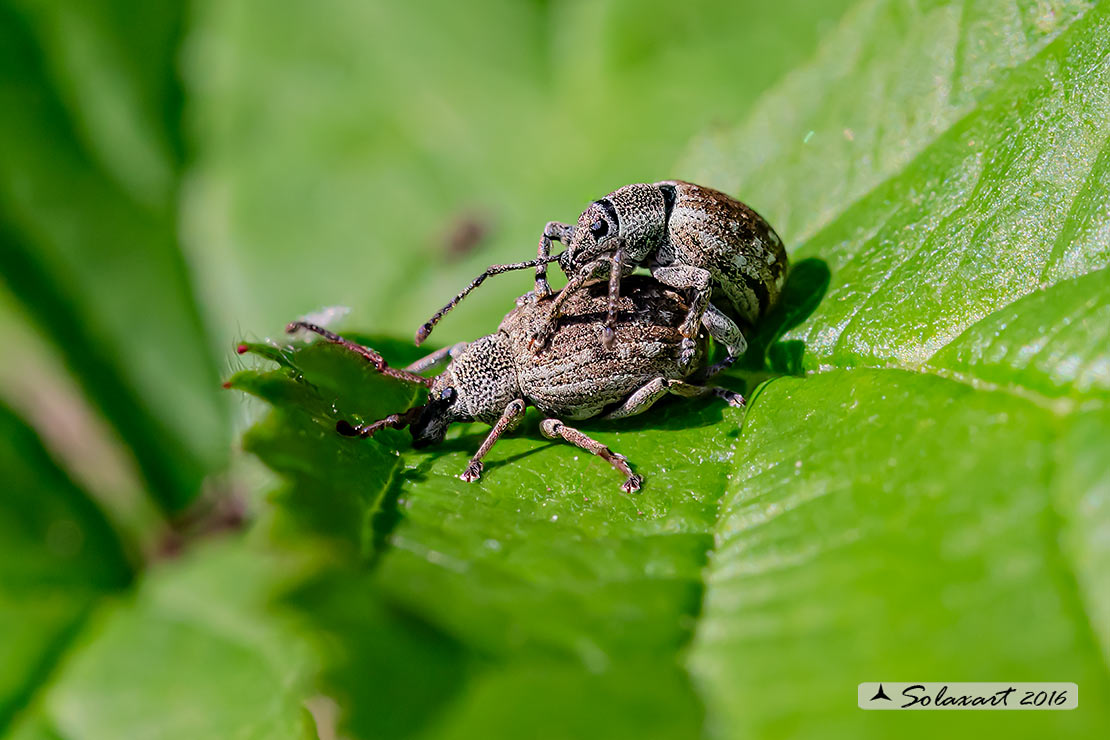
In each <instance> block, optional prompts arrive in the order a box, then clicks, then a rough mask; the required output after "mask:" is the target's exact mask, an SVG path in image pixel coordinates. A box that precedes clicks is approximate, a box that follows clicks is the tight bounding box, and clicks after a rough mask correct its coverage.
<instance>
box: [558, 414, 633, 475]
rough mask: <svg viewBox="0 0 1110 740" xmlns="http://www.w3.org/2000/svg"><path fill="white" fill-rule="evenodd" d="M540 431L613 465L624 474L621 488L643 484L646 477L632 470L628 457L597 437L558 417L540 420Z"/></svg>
mask: <svg viewBox="0 0 1110 740" xmlns="http://www.w3.org/2000/svg"><path fill="white" fill-rule="evenodd" d="M540 432H541V433H542V434H543V436H545V437H547V438H548V439H562V440H565V441H567V442H570V443H571V444H572V445H574V446H575V447H580V448H581V449H583V450H585V451H586V452H589V453H590V454H592V455H597V456H598V457H600V458H601V459H602V460H604V461H605V462H607V463H609V464H610V465H612V466H613V467H614V468H616V469H617V470H618V471H620V472H621V473H622V474H623V475H624V483H623V484H622V485H621V490H623V491H625V492H626V493H634V492H636V491H639V490H640V486H641V485H643V483H644V477H643V476H642V475H637V474H636V473H633V472H632V468H631V467H630V466H629V465H628V458H627V457H625V456H624V455H621V454H620V453H617V452H613V451H612V450H611V449H609V448H608V447H606V446H605V445H603V444H601V443H600V442H598V441H597V440H596V439H591V438H590V437H588V436H586V435H585V434H583V433H582V432H580V431H579V430H577V429H575V428H574V427H568V426H567V425H566V424H564V423H563V422H561V421H559V420H558V419H544V420H543V421H541V422H540Z"/></svg>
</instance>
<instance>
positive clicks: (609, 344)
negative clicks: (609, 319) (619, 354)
mask: <svg viewBox="0 0 1110 740" xmlns="http://www.w3.org/2000/svg"><path fill="white" fill-rule="evenodd" d="M616 341H617V334H616V332H614V331H613V329H612V327H609V326H607V327H605V328H604V329H602V330H601V346H603V347H605V349H607V350H611V349H613V345H614V344H615V343H616Z"/></svg>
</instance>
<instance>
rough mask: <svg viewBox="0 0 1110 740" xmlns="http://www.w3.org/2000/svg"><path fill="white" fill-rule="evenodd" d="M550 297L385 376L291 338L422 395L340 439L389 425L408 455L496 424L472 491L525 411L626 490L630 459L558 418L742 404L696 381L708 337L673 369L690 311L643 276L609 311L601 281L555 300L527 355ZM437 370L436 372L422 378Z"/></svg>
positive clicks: (478, 459) (631, 484) (634, 479)
mask: <svg viewBox="0 0 1110 740" xmlns="http://www.w3.org/2000/svg"><path fill="white" fill-rule="evenodd" d="M554 300H555V299H554V298H553V297H551V296H547V297H545V298H541V299H535V298H530V299H528V300H522V301H519V302H518V305H517V307H516V308H515V309H514V310H513V311H511V312H510V313H509V314H508V315H507V316H506V317H505V319H504V320H503V321H502V322H501V325H500V327H498V330H497V331H496V332H495V333H493V334H489V335H487V336H484V337H481V338H480V339H477V340H475V341H473V342H470V343H469V344H467V343H461V344H457V345H455V346H453V347H449V348H445V349H442V350H439V351H437V352H433V353H432V354H430V355H428V356H427V357H425V358H423V359H421V360H418V361H417V362H415V363H413V364H412V365H410V366H408V367H407V368H405V369H403V370H401V369H397V368H392V367H390V366H389V365H388V364H387V363H386V361H385V360H384V359H383V358H382V357H381V355H379V354H378V353H377V352H375V351H374V350H372V349H370V348H368V347H363V346H361V345H358V344H355V343H354V342H350V341H348V340H345V339H343V338H341V337H339V336H338V335H336V334H334V333H332V332H330V331H328V330H326V329H323V328H321V327H319V326H316V325H315V324H309V323H306V322H302V321H294V322H293V323H291V324H289V326H288V330H289V331H291V332H294V331H299V330H302V329H305V330H308V331H311V332H315V333H317V334H320V335H322V336H323V337H324V338H326V339H327V340H329V341H332V342H336V343H338V344H341V345H343V346H345V347H347V348H348V349H350V350H352V351H354V352H356V353H358V354H359V355H361V356H362V357H365V358H366V359H367V360H368V361H369V362H371V363H372V364H373V365H374V367H376V368H377V369H378V370H379V371H380V372H382V373H385V374H387V375H389V376H391V377H394V378H397V379H399V380H402V381H405V382H410V383H416V384H420V385H424V386H426V387H427V388H428V399H427V401H426V402H425V404H424V405H422V406H415V407H413V408H411V409H408V410H406V411H402V412H399V413H396V414H391V415H390V416H387V417H386V418H384V419H381V420H379V421H375V422H373V423H370V424H363V425H358V426H354V425H351V424H350V423H348V422H340V423H339V424H338V425H337V431H339V433H341V434H343V435H345V436H352V437H369V436H371V435H373V434H375V433H376V432H378V431H380V430H382V429H384V428H386V427H391V428H394V429H403V428H405V427H408V428H409V432H410V433H411V434H412V443H413V447H425V446H427V445H431V444H436V443H439V442H442V441H443V439H444V436H445V435H446V433H447V427H448V426H449V425H450V424H452V423H454V422H462V421H466V422H469V421H482V422H485V423H487V424H490V425H492V426H493V429H492V430H491V431H490V432H489V435H488V436H487V437H486V439H485V441H484V442H482V444H481V446H480V447H479V448H478V451H477V452H476V453H475V454H474V456H473V457H472V458H471V459H470V462H469V464H468V465H467V467H466V469H465V470H464V471H463V473H462V475H460V476H459V477H460V478H462V479H463V480H465V481H468V482H469V481H475V480H477V479H478V478H479V476H480V475H481V473H482V458H484V457H485V456H486V454H487V453H488V452H489V451H490V448H491V447H493V445H494V443H495V442H497V440H498V439H499V438H500V437H501V435H502V434H504V433H505V432H506V431H509V430H511V429H513V428H515V427H516V426H517V425H518V424H519V423H520V421H521V419H522V418H523V416H524V411H525V409H526V407H528V406H535V407H537V408H538V409H539V410H540V411H541V412H543V413H544V414H547V415H550V417H549V418H546V419H544V420H543V421H542V422H541V423H540V431H541V432H542V433H543V435H544V436H546V437H548V438H550V439H562V440H565V441H567V442H569V443H571V444H573V445H577V446H578V447H580V448H582V449H584V450H586V451H587V452H590V453H592V454H594V455H597V456H599V457H601V458H602V459H603V460H605V461H606V462H608V463H609V464H610V465H612V466H613V467H614V468H616V469H617V470H618V471H619V472H620V473H621V474H622V475H624V477H625V480H624V484H623V485H622V488H623V489H624V490H625V491H629V492H632V491H635V490H638V489H639V488H640V484H641V483H642V481H643V479H642V478H641V477H640V476H639V475H637V474H636V473H634V472H633V471H632V469H631V467H630V466H629V464H628V460H627V459H626V458H625V457H624V456H623V455H620V454H618V453H616V452H613V451H612V450H610V449H609V448H608V447H606V446H605V445H603V444H601V443H599V442H597V441H596V440H593V439H591V438H590V437H588V436H587V435H585V434H584V433H582V432H581V431H579V430H577V429H575V428H573V427H571V426H568V425H567V424H566V423H565V422H564V421H563V420H564V419H588V418H591V417H596V416H602V417H603V418H606V419H619V418H622V417H626V416H632V415H634V414H639V413H640V412H642V411H645V410H647V409H648V408H650V407H651V406H652V404H654V403H655V402H656V401H658V400H659V399H660V398H662V397H663V396H665V395H667V394H668V393H673V394H676V395H679V396H684V397H694V396H704V395H707V394H713V395H716V396H718V397H719V398H722V399H724V400H725V401H726V402H727V403H729V404H730V405H732V406H741V405H743V402H744V399H743V398H742V397H741V396H740V395H739V394H737V393H734V392H732V391H729V390H726V389H724V388H717V387H712V386H707V385H703V384H701V382H699V381H700V380H702V379H703V376H704V375H705V353H706V340H705V336H704V334H702V333H700V332H699V333H698V334H695V342H694V351H693V357H692V361H691V362H688V363H686V364H683V365H680V364H679V362H678V355H679V352H680V349H681V346H682V341H683V339H684V337H683V335H682V334H681V333H680V331H679V329H678V326H679V324H680V323H681V322H682V321H683V320H684V317H685V316H686V315H687V313H688V312H689V305H688V304H687V303H686V302H685V301H684V300H683V299H682V296H681V295H680V294H679V293H678V292H676V291H675V290H673V289H671V288H668V287H666V286H664V285H661V284H659V283H657V282H656V281H654V280H652V279H650V278H648V277H646V276H639V275H637V276H632V277H630V278H629V279H628V280H626V281H625V291H624V292H623V294H622V295H620V296H619V298H618V299H617V300H616V306H615V310H613V311H611V310H610V299H609V294H608V284H607V283H593V284H586V285H584V286H582V289H581V290H579V291H576V292H574V293H573V294H571V295H570V296H569V297H568V298H567V299H565V300H564V301H563V320H562V321H560V323H559V326H558V328H557V329H556V330H555V331H554V332H553V333H552V335H551V340H550V342H548V344H547V346H546V347H544V348H543V349H542V350H541V351H539V352H534V351H532V349H530V348H529V340H530V337H531V336H532V334H533V333H535V332H536V331H537V330H538V329H539V328H540V327H541V326H542V325H543V324H544V322H545V321H546V320H547V317H548V313H549V310H550V304H551V303H552V302H553V301H554ZM609 317H611V318H613V319H614V321H613V335H614V336H613V342H612V343H611V344H610V345H609V346H602V345H601V344H599V343H598V341H597V334H598V331H599V330H600V328H601V327H602V325H603V324H604V322H605V321H606V320H607V318H609ZM444 363H446V367H445V368H444V370H443V372H441V373H440V374H439V375H436V376H434V377H424V376H422V375H419V373H422V372H425V371H427V370H430V369H432V368H434V367H437V366H441V365H443V364H444Z"/></svg>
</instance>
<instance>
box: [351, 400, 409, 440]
mask: <svg viewBox="0 0 1110 740" xmlns="http://www.w3.org/2000/svg"><path fill="white" fill-rule="evenodd" d="M423 409H424V407H423V406H415V407H413V408H411V409H409V410H408V411H404V412H402V413H400V414H390V415H389V416H387V417H385V418H384V419H379V420H378V421H375V422H372V423H370V424H351V423H350V422H348V421H343V420H340V421H338V422H336V424H335V431H337V432H339V433H340V434H342V435H343V436H344V437H360V438H362V439H366V438H367V437H373V436H374V435H375V434H377V433H378V432H380V431H381V430H383V429H385V428H387V427H388V428H390V429H404V428H405V427H407V426H408V425H409V424H412V423H413V422H414V421H416V419H417V418H418V417H419V416H420V412H421V411H422V410H423Z"/></svg>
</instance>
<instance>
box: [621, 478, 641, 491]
mask: <svg viewBox="0 0 1110 740" xmlns="http://www.w3.org/2000/svg"><path fill="white" fill-rule="evenodd" d="M643 484H644V476H642V475H637V474H636V473H633V474H632V475H630V476H628V480H626V481H625V482H624V484H623V485H622V486H621V490H622V491H624V492H625V493H636V491H639V490H640V486H642V485H643Z"/></svg>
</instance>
